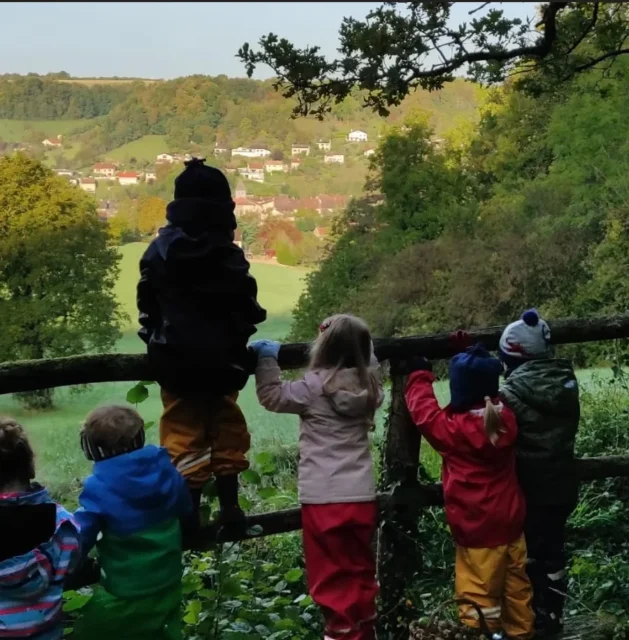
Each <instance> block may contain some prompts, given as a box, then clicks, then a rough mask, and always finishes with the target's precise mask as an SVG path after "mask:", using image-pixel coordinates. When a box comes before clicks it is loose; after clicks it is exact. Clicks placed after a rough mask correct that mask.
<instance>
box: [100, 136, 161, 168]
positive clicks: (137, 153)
mask: <svg viewBox="0 0 629 640" xmlns="http://www.w3.org/2000/svg"><path fill="white" fill-rule="evenodd" d="M167 149H168V146H167V145H166V139H165V138H164V136H142V137H141V138H138V139H137V140H133V141H132V142H127V144H123V145H122V146H121V147H117V148H116V149H113V150H112V151H108V152H107V153H106V154H105V155H106V157H107V159H108V160H123V159H124V158H131V157H134V158H136V159H137V160H138V162H154V161H155V158H156V156H157V155H158V154H160V153H164V152H165V151H166V150H167Z"/></svg>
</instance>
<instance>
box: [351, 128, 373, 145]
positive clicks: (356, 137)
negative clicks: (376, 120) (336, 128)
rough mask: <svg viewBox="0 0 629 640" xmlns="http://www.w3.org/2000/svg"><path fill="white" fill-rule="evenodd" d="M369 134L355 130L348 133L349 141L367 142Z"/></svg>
mask: <svg viewBox="0 0 629 640" xmlns="http://www.w3.org/2000/svg"><path fill="white" fill-rule="evenodd" d="M367 140H369V136H368V135H367V134H366V133H365V132H364V131H358V130H353V131H350V132H349V133H348V134H347V141H348V142H367Z"/></svg>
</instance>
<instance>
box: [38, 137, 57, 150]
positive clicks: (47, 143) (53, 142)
mask: <svg viewBox="0 0 629 640" xmlns="http://www.w3.org/2000/svg"><path fill="white" fill-rule="evenodd" d="M42 144H43V145H44V147H53V148H55V149H58V148H59V147H60V146H61V136H57V137H56V138H46V139H45V140H42Z"/></svg>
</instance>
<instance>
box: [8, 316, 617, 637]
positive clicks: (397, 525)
mask: <svg viewBox="0 0 629 640" xmlns="http://www.w3.org/2000/svg"><path fill="white" fill-rule="evenodd" d="M549 324H550V327H551V333H552V341H553V343H554V344H576V343H585V342H594V341H604V340H616V339H622V338H627V337H629V314H625V315H621V316H614V317H607V318H596V319H585V320H583V319H581V320H559V321H554V322H550V323H549ZM502 330H503V327H491V328H487V329H481V330H479V331H471V332H470V335H471V337H472V339H474V340H477V341H480V342H482V343H483V344H484V345H485V346H486V347H487V348H488V349H495V348H496V347H497V346H498V340H499V338H500V335H501V333H502ZM448 336H449V334H447V333H444V334H437V335H429V336H416V337H409V338H398V339H391V340H375V341H374V343H375V351H376V356H377V357H378V359H379V360H380V361H381V362H382V361H384V360H389V361H390V362H391V363H392V365H395V362H396V361H398V360H401V359H404V358H407V357H408V356H410V355H413V354H420V355H424V356H426V357H428V358H431V359H443V358H448V357H450V356H452V355H453V351H452V349H451V347H450V344H449V340H448ZM307 354H308V345H307V344H303V343H302V344H289V345H283V346H282V348H281V349H280V353H279V363H280V366H281V367H282V368H283V369H298V368H301V367H304V366H305V365H306V363H307ZM391 371H392V372H393V373H392V375H391V404H390V408H389V415H388V419H387V428H386V432H385V438H384V442H383V448H382V474H381V478H380V491H381V493H380V494H379V496H378V501H379V505H380V508H381V515H382V517H381V526H380V529H379V536H378V573H379V580H380V585H381V610H382V615H381V616H380V621H379V624H380V627H381V631H382V632H383V636H382V637H394V636H395V637H397V633H396V629H398V628H403V627H404V624H403V622H404V618H405V615H406V608H405V606H404V604H403V603H404V591H405V585H406V584H407V583H408V581H410V580H413V579H414V578H415V577H416V576H417V575H419V574H420V572H421V564H422V558H421V552H420V548H419V544H418V540H417V523H418V519H419V517H420V516H421V510H422V508H425V507H427V506H435V505H437V506H438V505H442V504H443V494H442V490H441V485H439V484H428V485H427V484H422V483H420V482H419V478H418V472H419V453H420V436H419V432H418V431H417V429H416V428H415V426H414V425H413V424H412V422H411V420H410V416H409V414H408V411H407V409H406V404H405V401H404V386H405V379H404V377H403V376H400V375H396V374H395V373H394V372H395V366H392V367H391ZM151 379H152V374H151V371H150V368H149V366H148V363H147V360H146V357H145V356H144V355H124V354H105V355H89V356H71V357H68V358H58V359H48V360H32V361H24V362H10V363H4V364H0V394H6V393H14V392H19V391H32V390H35V389H46V388H53V387H60V386H67V385H75V384H89V383H96V382H114V381H129V382H131V381H137V380H151ZM577 470H578V474H579V478H580V480H581V481H582V482H588V481H592V480H597V479H601V478H608V477H619V476H629V456H613V457H602V458H582V459H580V460H579V461H578V464H577ZM300 528H301V515H300V510H299V509H298V508H296V509H288V510H285V511H277V512H271V513H265V514H260V515H252V516H249V518H248V527H247V530H248V532H247V533H245V534H243V535H242V536H241V537H240V539H245V538H251V537H259V536H264V535H272V534H278V533H285V532H288V531H295V530H298V529H300ZM228 540H230V539H228V538H222V537H220V535H219V532H217V531H215V530H213V529H212V528H211V527H207V528H206V529H205V530H204V531H203V534H202V536H201V538H200V541H199V544H198V547H195V548H198V549H199V550H204V549H208V548H210V547H211V546H212V545H214V544H216V543H217V542H226V541H228ZM96 579H97V575H94V573H90V572H86V573H85V574H84V575H83V576H81V577H80V582H81V583H83V584H87V583H89V582H90V581H94V580H96Z"/></svg>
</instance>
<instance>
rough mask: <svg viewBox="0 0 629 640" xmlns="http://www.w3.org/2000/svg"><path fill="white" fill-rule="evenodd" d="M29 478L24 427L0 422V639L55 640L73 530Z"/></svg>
mask: <svg viewBox="0 0 629 640" xmlns="http://www.w3.org/2000/svg"><path fill="white" fill-rule="evenodd" d="M34 477H35V466H34V455H33V450H32V449H31V446H30V444H29V441H28V438H27V437H26V434H25V433H24V429H23V428H22V426H21V425H19V424H18V423H17V422H15V421H14V420H12V419H10V418H0V638H13V639H15V638H37V640H59V639H60V638H62V636H63V611H62V606H63V597H62V596H63V589H64V583H65V580H66V578H67V577H68V576H69V575H70V574H71V573H72V571H73V570H74V569H75V568H76V567H77V565H78V562H79V560H80V557H81V553H80V547H79V532H78V529H77V527H76V524H75V523H74V520H73V519H72V516H71V515H70V514H69V513H68V512H67V511H66V510H65V509H64V508H63V507H62V506H60V505H58V504H55V503H54V502H53V501H52V500H51V499H50V497H49V495H48V492H47V491H46V489H44V488H43V487H41V486H40V485H37V484H35V483H33V482H32V481H33V479H34Z"/></svg>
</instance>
